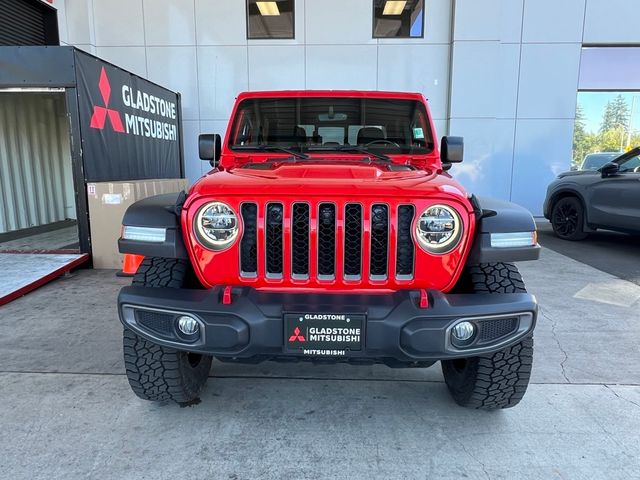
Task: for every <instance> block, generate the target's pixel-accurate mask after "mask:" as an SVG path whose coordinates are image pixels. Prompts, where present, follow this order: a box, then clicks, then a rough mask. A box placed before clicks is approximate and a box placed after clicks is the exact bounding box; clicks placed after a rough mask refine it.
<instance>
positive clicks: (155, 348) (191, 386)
mask: <svg viewBox="0 0 640 480" xmlns="http://www.w3.org/2000/svg"><path fill="white" fill-rule="evenodd" d="M191 274H192V272H191V266H190V265H189V263H188V262H186V261H184V260H177V259H168V258H154V257H147V258H145V259H144V260H143V262H142V263H141V264H140V267H139V268H138V271H137V272H136V274H135V275H134V277H133V282H132V283H133V285H137V286H144V287H150V288H154V287H155V288H157V287H170V288H186V287H187V286H188V285H190V284H191V283H190V282H192V281H193V279H192V278H191ZM122 343H123V350H124V364H125V368H126V371H127V379H128V380H129V385H130V386H131V389H132V390H133V391H134V393H135V394H136V395H137V396H138V397H140V398H142V399H144V400H152V401H167V400H172V401H174V402H177V403H189V402H193V401H194V400H196V399H197V398H198V395H199V394H200V391H201V390H202V388H203V387H204V384H205V382H206V381H207V377H208V376H209V371H210V369H211V356H209V355H201V354H197V353H191V352H185V351H181V350H176V349H173V348H168V347H163V346H160V345H157V344H155V343H153V342H150V341H148V340H146V339H144V338H142V337H139V336H138V335H136V334H135V333H134V332H132V331H131V330H128V329H125V330H124V332H123V336H122Z"/></svg>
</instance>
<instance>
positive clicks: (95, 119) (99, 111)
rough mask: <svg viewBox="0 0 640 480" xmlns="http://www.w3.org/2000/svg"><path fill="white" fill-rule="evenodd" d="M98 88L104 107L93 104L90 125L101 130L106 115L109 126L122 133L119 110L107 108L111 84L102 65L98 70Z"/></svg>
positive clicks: (122, 127)
mask: <svg viewBox="0 0 640 480" xmlns="http://www.w3.org/2000/svg"><path fill="white" fill-rule="evenodd" d="M98 88H99V89H100V94H101V95H102V101H103V102H104V107H100V106H97V105H94V106H93V114H92V115H91V124H90V127H91V128H97V129H98V130H102V129H103V128H104V123H105V120H106V119H107V116H108V117H109V123H111V128H113V130H114V131H115V132H118V133H124V126H123V125H122V119H121V118H120V112H118V111H116V110H113V109H111V108H109V97H110V96H111V85H110V84H109V78H108V77H107V72H105V70H104V67H102V71H101V72H100V81H99V82H98Z"/></svg>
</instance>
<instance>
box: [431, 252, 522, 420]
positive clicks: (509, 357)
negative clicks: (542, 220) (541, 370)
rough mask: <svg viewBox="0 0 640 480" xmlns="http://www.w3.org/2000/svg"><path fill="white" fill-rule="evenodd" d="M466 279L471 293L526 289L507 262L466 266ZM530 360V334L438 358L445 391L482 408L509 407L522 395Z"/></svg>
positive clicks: (463, 402) (520, 290)
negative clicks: (487, 349) (498, 346)
mask: <svg viewBox="0 0 640 480" xmlns="http://www.w3.org/2000/svg"><path fill="white" fill-rule="evenodd" d="M465 274H466V281H467V282H468V285H469V287H470V289H471V291H472V292H475V293H517V292H526V290H525V287H524V282H523V281H522V277H521V276H520V273H519V272H518V269H517V268H516V267H515V266H514V265H512V264H510V263H485V264H481V265H475V266H472V267H469V268H468V270H467V271H466V272H465ZM532 362H533V337H532V336H528V337H526V338H524V339H523V340H521V341H520V342H519V343H517V344H515V345H512V346H510V347H507V348H505V349H503V350H500V351H498V352H495V353H489V354H485V355H479V356H476V357H468V358H460V359H455V360H444V361H442V362H441V363H442V373H443V375H444V380H445V382H446V384H447V387H448V389H449V392H450V393H451V396H452V397H453V399H454V400H455V401H456V403H458V404H459V405H462V406H463V407H469V408H477V409H483V410H494V409H498V408H509V407H513V406H515V405H517V404H518V403H519V402H520V400H522V397H523V396H524V393H525V391H526V390H527V386H528V385H529V378H530V376H531V365H532Z"/></svg>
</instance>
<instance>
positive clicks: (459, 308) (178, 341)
mask: <svg viewBox="0 0 640 480" xmlns="http://www.w3.org/2000/svg"><path fill="white" fill-rule="evenodd" d="M227 293H228V292H227ZM427 293H428V300H429V301H428V307H427V308H421V307H420V291H418V290H404V291H398V292H395V293H392V294H348V295H344V294H329V293H317V294H310V293H274V292H264V291H259V290H255V289H252V288H248V287H238V288H233V289H232V290H231V298H230V300H231V302H230V303H229V304H225V301H224V291H223V289H222V288H213V289H210V290H184V289H172V288H146V287H133V286H132V287H124V288H123V289H122V290H121V291H120V295H119V297H118V311H119V315H120V320H121V321H122V323H123V324H124V325H125V326H126V327H127V328H129V329H131V330H133V331H134V332H136V333H137V334H138V335H140V336H141V337H144V338H146V339H148V340H150V341H152V342H154V343H157V344H159V345H164V346H167V347H173V348H176V349H179V350H186V351H191V352H201V353H205V354H209V355H215V356H217V357H221V358H227V359H236V360H240V359H269V358H274V359H277V358H280V357H295V356H308V355H304V354H303V353H302V352H301V353H300V355H297V354H295V353H292V352H291V351H290V350H289V349H287V348H285V343H286V336H288V335H289V334H290V332H285V331H284V325H285V322H284V315H285V314H286V313H291V312H294V313H300V312H305V313H322V314H327V313H337V314H342V313H349V314H358V315H364V316H365V317H364V318H365V320H364V322H363V332H362V348H361V349H360V350H359V351H348V352H347V354H346V356H345V358H348V359H350V360H352V359H353V360H355V359H359V360H375V361H385V362H386V361H387V360H391V361H398V362H417V361H436V360H442V359H449V358H460V357H468V356H473V355H477V354H481V353H488V352H494V351H497V350H500V349H502V348H505V347H507V346H509V345H512V344H514V343H517V342H518V341H519V340H520V339H521V338H522V337H524V336H526V335H528V334H530V333H531V332H532V330H533V328H534V327H535V323H536V316H537V310H538V308H537V303H536V300H535V297H534V296H533V295H529V294H526V293H508V294H443V293H441V292H439V291H428V292H427ZM228 300H229V298H227V301H228ZM423 300H424V298H423ZM183 314H188V315H190V316H192V317H194V318H196V320H197V321H198V323H199V325H200V332H199V333H200V334H199V335H198V336H197V338H196V339H193V338H191V339H185V338H184V335H181V334H180V332H179V331H178V329H177V327H176V324H177V318H178V317H179V316H180V315H183ZM461 320H468V321H471V322H473V323H474V324H475V325H476V327H477V330H478V331H477V335H476V338H475V339H474V341H473V343H472V344H470V345H469V346H467V347H456V346H454V345H453V343H452V341H451V329H452V328H453V326H454V325H455V324H456V323H457V322H459V321H461ZM505 326H506V329H505ZM316 353H317V352H316ZM314 355H315V354H311V356H314ZM387 363H389V362H387Z"/></svg>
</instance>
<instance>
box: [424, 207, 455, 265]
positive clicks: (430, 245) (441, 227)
mask: <svg viewBox="0 0 640 480" xmlns="http://www.w3.org/2000/svg"><path fill="white" fill-rule="evenodd" d="M416 238H417V240H418V243H419V244H420V246H421V247H422V248H423V249H424V250H426V251H427V252H429V253H438V254H440V253H447V252H450V251H451V250H453V249H454V248H455V247H456V246H457V245H458V243H460V238H462V222H461V221H460V215H458V212H456V211H455V210H454V209H453V208H451V207H448V206H446V205H433V206H431V207H429V208H427V209H426V210H425V211H424V212H422V215H420V218H418V222H417V223H416Z"/></svg>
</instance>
